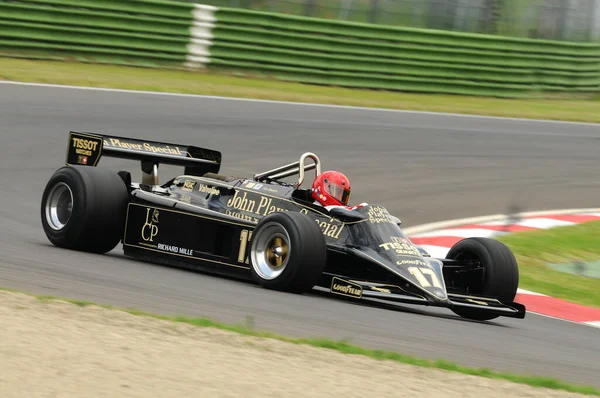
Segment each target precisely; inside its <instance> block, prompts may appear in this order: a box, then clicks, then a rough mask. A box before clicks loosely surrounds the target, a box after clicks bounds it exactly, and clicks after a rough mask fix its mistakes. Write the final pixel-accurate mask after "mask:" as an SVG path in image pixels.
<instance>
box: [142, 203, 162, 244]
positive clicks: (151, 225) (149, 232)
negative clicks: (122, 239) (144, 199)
mask: <svg viewBox="0 0 600 398" xmlns="http://www.w3.org/2000/svg"><path fill="white" fill-rule="evenodd" d="M150 210H151V209H146V222H145V223H144V226H143V227H142V239H143V240H145V241H146V242H148V241H149V242H152V239H154V237H155V236H156V235H158V226H157V225H156V224H158V214H159V213H158V210H157V209H154V211H153V212H152V216H150Z"/></svg>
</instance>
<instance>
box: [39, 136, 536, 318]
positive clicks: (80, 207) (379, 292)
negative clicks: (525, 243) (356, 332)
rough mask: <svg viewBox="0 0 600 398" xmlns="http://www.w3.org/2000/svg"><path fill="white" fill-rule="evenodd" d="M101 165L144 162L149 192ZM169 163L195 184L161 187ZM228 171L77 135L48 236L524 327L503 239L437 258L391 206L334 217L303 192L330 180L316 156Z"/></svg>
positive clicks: (278, 285)
mask: <svg viewBox="0 0 600 398" xmlns="http://www.w3.org/2000/svg"><path fill="white" fill-rule="evenodd" d="M102 156H108V157H117V158H125V159H132V160H138V161H140V162H141V169H142V181H141V183H134V182H132V178H131V174H130V173H129V172H127V171H120V172H118V173H116V172H113V171H111V170H107V169H102V168H98V167H95V166H97V164H98V161H99V160H100V158H101V157H102ZM307 160H312V162H308V164H307V162H306V161H307ZM161 163H162V164H171V165H179V166H183V167H185V171H184V175H180V176H178V177H176V178H174V179H171V180H169V181H168V182H166V183H164V184H162V185H161V184H159V183H158V167H159V164H161ZM220 166H221V153H220V152H218V151H215V150H211V149H206V148H200V147H195V146H184V145H177V144H167V143H162V142H153V141H146V140H139V139H132V138H124V137H116V136H108V135H101V134H95V133H80V132H71V133H70V134H69V141H68V150H67V157H66V166H64V167H62V168H60V169H58V170H57V171H56V172H55V173H54V175H53V176H52V177H51V178H50V180H49V182H48V184H47V186H46V188H45V190H44V193H43V197H42V203H41V218H42V224H43V228H44V231H45V233H46V235H47V237H48V239H49V240H50V242H52V243H53V244H54V245H55V246H58V247H62V248H69V249H73V250H80V251H87V252H94V253H105V252H108V251H111V250H112V249H113V248H115V246H116V245H117V244H118V243H119V242H122V244H123V251H124V253H125V255H128V256H132V257H135V258H138V259H141V260H144V261H151V262H158V263H161V264H164V265H169V266H175V267H184V268H188V269H193V270H203V271H209V272H213V273H218V274H222V275H231V276H236V277H243V278H247V279H250V280H253V281H255V282H256V283H258V284H260V285H261V286H263V287H265V288H269V289H276V290H281V291H288V292H294V293H304V292H309V291H311V290H312V289H313V288H316V289H317V290H325V289H326V290H327V291H328V292H329V293H330V294H333V295H339V296H340V297H341V296H344V297H348V298H352V299H358V300H361V299H377V300H383V301H385V302H400V303H409V304H422V305H429V306H436V307H445V308H448V309H450V310H452V311H454V312H455V313H456V314H458V315H460V316H462V317H465V318H470V319H477V320H489V319H493V318H496V317H498V316H507V317H514V318H524V317H525V307H524V306H523V305H521V304H518V303H515V302H514V301H513V300H514V297H515V295H516V291H517V286H518V280H519V272H518V267H517V263H516V260H515V257H514V256H513V254H512V253H511V251H510V250H509V249H508V248H507V247H506V246H505V245H503V244H502V243H500V242H498V241H496V240H492V239H485V238H468V239H464V240H462V241H460V242H458V243H456V244H455V245H454V247H452V248H451V250H450V251H449V253H448V255H447V258H445V259H436V258H432V257H430V256H429V255H428V254H427V253H426V252H425V251H424V250H422V249H420V248H417V247H416V246H415V245H413V244H412V242H411V241H410V240H409V238H408V237H407V236H406V235H405V234H404V232H403V231H402V229H401V222H400V220H399V219H398V218H396V217H394V216H392V215H391V214H389V213H388V211H387V210H386V209H385V207H383V206H381V205H365V206H363V207H359V208H357V209H355V210H349V209H347V208H345V207H334V208H332V209H330V210H328V209H327V208H325V207H323V206H322V205H321V204H320V203H318V202H315V201H313V199H312V196H311V189H310V188H308V189H303V188H300V187H301V186H302V183H303V182H304V178H305V175H306V173H307V172H309V171H310V170H315V169H316V174H317V175H319V174H320V173H321V163H320V161H319V158H318V157H317V156H316V155H315V154H312V153H304V154H303V155H302V156H300V159H299V161H296V162H293V163H290V164H287V165H284V166H281V167H278V168H276V169H273V170H270V171H266V172H264V173H258V174H254V175H253V176H252V177H248V178H235V177H229V176H225V175H221V174H218V173H219V169H220ZM287 177H294V178H295V177H298V179H297V180H296V181H294V182H285V178H287Z"/></svg>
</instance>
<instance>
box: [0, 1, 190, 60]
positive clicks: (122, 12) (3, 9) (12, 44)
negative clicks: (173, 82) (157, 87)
mask: <svg viewBox="0 0 600 398" xmlns="http://www.w3.org/2000/svg"><path fill="white" fill-rule="evenodd" d="M193 8H194V7H193V5H190V4H182V3H173V2H166V1H164V2H161V1H116V0H23V1H19V2H9V1H0V54H3V55H9V56H18V57H29V58H51V59H57V58H58V59H75V60H79V61H85V62H98V63H111V64H125V65H139V66H166V67H171V66H180V65H182V64H183V63H184V62H185V59H186V56H187V47H186V46H187V44H188V42H189V28H190V25H191V23H192V20H193V17H192V10H193Z"/></svg>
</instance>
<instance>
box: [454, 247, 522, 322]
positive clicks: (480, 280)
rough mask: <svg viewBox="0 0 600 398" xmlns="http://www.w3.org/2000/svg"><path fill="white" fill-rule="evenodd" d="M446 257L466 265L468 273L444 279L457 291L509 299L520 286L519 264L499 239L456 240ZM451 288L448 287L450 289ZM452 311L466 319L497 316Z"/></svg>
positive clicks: (476, 311) (466, 311) (474, 310)
mask: <svg viewBox="0 0 600 398" xmlns="http://www.w3.org/2000/svg"><path fill="white" fill-rule="evenodd" d="M446 258H448V259H453V260H459V261H461V262H464V263H466V264H469V268H471V270H470V271H471V272H465V273H463V276H462V277H460V278H458V277H456V279H454V280H450V281H447V285H449V288H450V286H451V289H452V291H457V293H462V294H468V295H475V296H481V297H490V298H494V299H497V300H500V301H503V302H512V301H513V300H514V298H515V296H516V294H517V289H518V287H519V267H518V265H517V260H516V259H515V256H514V255H513V253H512V251H511V250H510V249H509V248H508V247H507V246H506V245H505V244H504V243H502V242H500V241H497V240H494V239H489V238H467V239H463V240H461V241H459V242H457V243H456V244H455V245H454V246H453V247H452V248H451V249H450V251H449V252H448V254H447V255H446ZM449 290H450V289H449ZM453 311H454V313H456V314H458V315H460V316H462V317H464V318H469V319H475V320H481V321H484V320H490V319H494V318H497V317H498V315H492V314H489V313H486V312H485V311H478V310H476V309H465V308H455V309H453Z"/></svg>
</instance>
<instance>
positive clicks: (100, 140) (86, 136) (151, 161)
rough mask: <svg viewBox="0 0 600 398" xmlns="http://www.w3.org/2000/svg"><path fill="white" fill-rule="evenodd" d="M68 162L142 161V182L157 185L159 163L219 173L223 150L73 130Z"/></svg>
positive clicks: (198, 173) (199, 173)
mask: <svg viewBox="0 0 600 398" xmlns="http://www.w3.org/2000/svg"><path fill="white" fill-rule="evenodd" d="M68 145H69V146H68V149H67V159H66V163H67V164H71V165H84V166H93V167H95V166H96V165H97V164H98V162H99V161H100V158H101V157H103V156H106V157H113V158H121V159H131V160H139V161H140V162H141V163H142V183H144V184H150V185H158V165H159V164H161V163H163V164H169V165H175V166H184V167H185V174H187V175H195V176H202V175H204V174H206V173H208V172H211V173H218V172H219V169H220V167H221V152H219V151H215V150H212V149H206V148H200V147H196V146H185V145H179V144H169V143H165V142H158V141H148V140H140V139H136V138H126V137H118V136H114V135H105V134H97V133H88V132H77V131H71V132H70V133H69V144H68Z"/></svg>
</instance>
